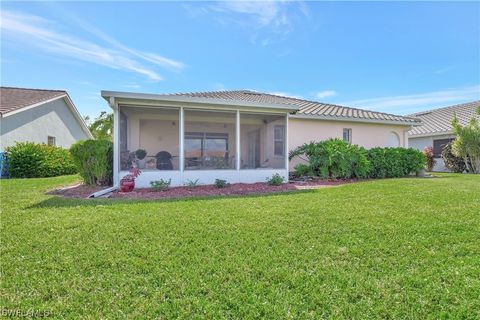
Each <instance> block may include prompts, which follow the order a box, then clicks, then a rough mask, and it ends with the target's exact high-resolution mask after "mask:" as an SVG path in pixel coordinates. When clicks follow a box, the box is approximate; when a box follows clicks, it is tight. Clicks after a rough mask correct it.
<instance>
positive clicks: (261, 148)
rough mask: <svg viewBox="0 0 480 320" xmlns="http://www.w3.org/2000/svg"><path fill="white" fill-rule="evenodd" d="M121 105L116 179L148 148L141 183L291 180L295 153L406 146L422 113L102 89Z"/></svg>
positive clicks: (239, 94) (237, 95)
mask: <svg viewBox="0 0 480 320" xmlns="http://www.w3.org/2000/svg"><path fill="white" fill-rule="evenodd" d="M102 96H103V97H104V98H105V99H106V100H107V101H108V102H109V105H110V106H111V107H112V109H113V110H114V183H115V184H118V182H119V180H120V179H121V177H123V176H124V175H126V174H127V173H128V169H129V168H130V167H131V164H132V159H133V155H132V152H134V151H135V150H137V149H144V150H146V151H147V157H146V159H145V161H143V160H142V161H139V162H138V165H139V167H140V169H141V170H142V174H141V175H140V176H139V177H138V178H137V180H136V185H137V186H139V187H148V186H149V183H150V182H151V181H153V180H160V179H166V180H168V179H171V183H172V185H173V186H177V185H182V184H184V183H185V182H187V181H188V180H192V181H193V180H196V179H199V182H200V183H213V182H214V181H215V179H224V180H227V181H229V182H245V183H252V182H263V181H265V179H266V178H267V177H270V176H272V175H273V174H275V173H278V174H280V175H282V176H283V177H284V178H285V179H288V171H289V170H293V167H294V165H295V164H296V163H298V160H297V159H296V160H295V161H292V162H290V163H289V161H288V152H289V151H290V150H292V149H294V148H295V147H297V146H299V145H301V144H303V143H306V142H310V141H320V140H325V139H328V138H340V139H344V140H346V141H348V142H351V143H355V144H358V145H361V146H364V147H367V148H371V147H376V146H392V147H399V146H403V147H407V146H408V137H407V132H408V130H410V129H411V127H412V126H416V125H420V120H418V119H413V118H408V117H402V116H397V115H391V114H386V113H381V112H374V111H367V110H361V109H353V108H348V107H342V106H337V105H332V104H325V103H320V102H314V101H306V100H301V99H295V98H290V97H282V96H277V95H271V94H264V93H258V92H253V91H247V90H241V91H220V92H200V93H179V94H142V93H128V92H110V91H102Z"/></svg>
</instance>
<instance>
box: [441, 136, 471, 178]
mask: <svg viewBox="0 0 480 320" xmlns="http://www.w3.org/2000/svg"><path fill="white" fill-rule="evenodd" d="M452 145H453V143H452V142H449V143H447V144H446V145H445V146H444V147H443V150H442V159H443V162H444V163H445V167H446V168H447V169H448V170H450V171H452V172H456V173H462V172H463V171H465V169H466V166H465V161H464V160H463V158H461V157H457V156H456V155H454V154H453V152H452Z"/></svg>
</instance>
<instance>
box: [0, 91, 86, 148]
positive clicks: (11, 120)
mask: <svg viewBox="0 0 480 320" xmlns="http://www.w3.org/2000/svg"><path fill="white" fill-rule="evenodd" d="M0 128H1V129H0V130H1V131H0V132H1V136H0V150H4V149H5V148H6V147H8V146H11V145H14V144H15V143H16V142H26V141H31V142H36V143H45V144H49V145H55V146H59V147H63V148H69V147H70V145H72V144H73V143H74V142H76V141H78V140H83V139H92V138H93V137H92V134H91V133H90V131H89V130H88V128H87V126H86V125H85V122H84V121H83V118H82V116H81V115H80V114H79V113H78V111H77V108H75V105H74V104H73V102H72V100H71V99H70V97H69V95H68V93H67V92H66V91H63V90H43V89H26V88H11V87H0Z"/></svg>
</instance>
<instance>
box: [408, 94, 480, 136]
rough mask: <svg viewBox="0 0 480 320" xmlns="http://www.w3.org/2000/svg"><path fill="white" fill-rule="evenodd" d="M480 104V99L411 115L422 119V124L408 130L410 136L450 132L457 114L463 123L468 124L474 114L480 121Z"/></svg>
mask: <svg viewBox="0 0 480 320" xmlns="http://www.w3.org/2000/svg"><path fill="white" fill-rule="evenodd" d="M479 105H480V100H478V101H473V102H468V103H463V104H458V105H454V106H450V107H445V108H440V109H434V110H428V111H423V112H417V113H414V114H411V115H409V116H410V117H415V118H418V119H421V120H422V124H423V125H422V126H419V127H415V128H413V129H412V130H410V131H409V132H408V135H409V136H417V135H422V136H426V135H429V134H441V133H442V132H444V133H450V132H451V131H452V120H453V117H454V115H457V118H458V121H459V123H460V124H461V125H466V124H468V122H469V121H470V119H471V118H472V117H473V116H476V118H477V119H478V120H479V121H480V116H479V115H478V114H476V112H475V111H476V108H477V107H478V106H479Z"/></svg>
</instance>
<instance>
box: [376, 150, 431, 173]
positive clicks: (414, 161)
mask: <svg viewBox="0 0 480 320" xmlns="http://www.w3.org/2000/svg"><path fill="white" fill-rule="evenodd" d="M368 161H369V162H370V171H369V177H371V178H394V177H404V176H407V175H409V174H411V173H417V172H418V171H420V170H422V169H424V167H425V164H426V158H425V155H424V154H423V153H422V152H421V151H418V150H415V149H412V148H409V149H407V148H372V149H370V150H368Z"/></svg>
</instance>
